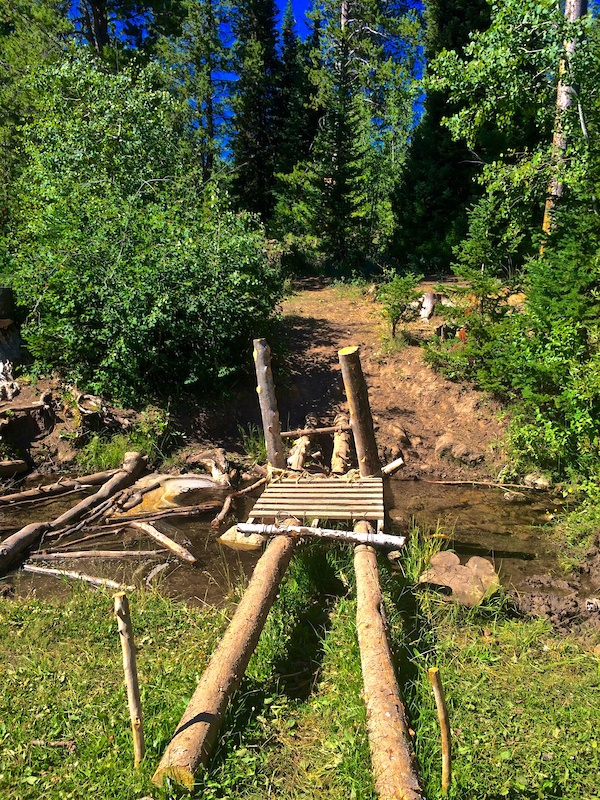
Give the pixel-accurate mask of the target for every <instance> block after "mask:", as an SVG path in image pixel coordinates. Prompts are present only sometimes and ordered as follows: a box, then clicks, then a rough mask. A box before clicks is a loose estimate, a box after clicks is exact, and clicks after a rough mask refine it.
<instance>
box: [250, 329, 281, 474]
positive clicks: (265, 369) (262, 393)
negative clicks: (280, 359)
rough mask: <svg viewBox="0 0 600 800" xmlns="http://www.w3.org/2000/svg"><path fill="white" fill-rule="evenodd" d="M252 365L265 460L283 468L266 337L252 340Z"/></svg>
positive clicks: (279, 424)
mask: <svg viewBox="0 0 600 800" xmlns="http://www.w3.org/2000/svg"><path fill="white" fill-rule="evenodd" d="M254 365H255V367H256V381H257V384H258V385H257V388H256V391H257V392H258V401H259V404H260V413H261V416H262V424H263V431H264V434H265V442H266V445H267V460H268V462H269V464H271V466H273V467H276V468H277V469H285V456H284V454H283V442H282V441H281V423H280V421H279V411H278V410H277V400H276V398H275V384H274V383H273V372H272V371H271V350H270V348H269V345H268V344H267V342H266V339H255V340H254Z"/></svg>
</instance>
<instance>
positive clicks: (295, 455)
mask: <svg viewBox="0 0 600 800" xmlns="http://www.w3.org/2000/svg"><path fill="white" fill-rule="evenodd" d="M317 422H318V420H317V418H316V417H314V416H312V415H311V416H310V417H307V418H306V427H307V429H308V430H311V429H314V428H316V427H317ZM310 446H311V441H310V436H309V435H307V434H303V435H302V436H300V437H298V438H297V439H296V441H295V442H294V445H293V447H292V449H291V450H290V454H289V456H288V457H287V465H288V467H289V468H290V469H292V470H294V472H302V470H303V469H304V463H305V461H306V459H307V458H308V456H309V450H310Z"/></svg>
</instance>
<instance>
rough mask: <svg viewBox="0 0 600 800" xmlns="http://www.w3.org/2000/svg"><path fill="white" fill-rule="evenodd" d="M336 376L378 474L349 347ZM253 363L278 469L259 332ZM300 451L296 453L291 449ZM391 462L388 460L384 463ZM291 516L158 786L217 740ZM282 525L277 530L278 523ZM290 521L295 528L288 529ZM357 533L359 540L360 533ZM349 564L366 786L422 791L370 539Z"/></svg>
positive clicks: (279, 449)
mask: <svg viewBox="0 0 600 800" xmlns="http://www.w3.org/2000/svg"><path fill="white" fill-rule="evenodd" d="M339 359H340V364H341V369H342V377H343V380H344V386H345V389H346V396H347V399H348V406H349V409H350V426H349V427H350V428H351V431H352V434H353V439H354V445H355V448H356V455H357V458H358V464H359V472H360V476H361V478H367V477H372V476H381V475H382V469H381V465H380V463H379V456H378V452H377V443H376V441H375V434H374V429H373V420H372V417H371V409H370V405H369V397H368V390H367V385H366V382H365V379H364V375H363V373H362V368H361V364H360V356H359V349H358V347H346V348H343V349H342V350H340V351H339ZM254 362H255V366H256V373H257V384H258V386H257V392H258V396H259V402H260V408H261V415H262V420H263V429H264V433H265V440H266V444H267V457H268V461H269V467H270V469H271V470H272V469H273V468H275V469H276V470H283V469H285V465H286V462H285V456H284V450H283V443H282V434H281V426H280V422H279V413H278V411H277V404H276V399H275V388H274V383H273V375H272V371H271V358H270V350H269V347H268V345H267V343H266V341H265V340H264V339H256V340H255V341H254ZM323 430H324V429H322V428H321V429H319V428H316V427H310V428H304V429H298V430H295V431H286V434H290V435H293V436H295V437H298V439H299V440H303V441H297V442H296V445H297V447H296V450H295V452H294V454H293V455H294V459H293V463H295V464H298V463H299V462H302V463H301V464H300V467H301V466H302V465H303V456H304V454H305V453H306V451H307V441H306V439H305V438H304V437H307V438H308V439H309V438H310V436H311V435H314V434H317V433H320V432H322V431H323ZM325 430H327V431H328V432H331V433H334V434H336V435H337V441H336V446H335V449H334V457H335V470H334V471H335V472H337V473H338V474H341V473H342V472H343V471H345V470H344V467H347V462H348V441H347V438H346V436H344V435H342V434H344V433H345V432H346V431H347V430H348V424H347V421H346V419H345V418H342V417H338V418H337V419H336V426H334V428H333V429H325ZM300 454H302V457H300ZM394 468H396V465H394ZM299 525H300V523H299V522H298V521H297V520H293V519H290V520H286V522H285V523H284V524H283V525H282V526H281V527H280V533H281V535H277V536H275V537H274V538H272V539H271V541H270V543H269V545H268V546H267V548H266V550H265V552H264V554H263V555H262V556H261V558H260V559H259V561H258V562H257V564H256V567H255V569H254V573H253V575H252V578H251V580H250V582H249V584H248V588H247V589H246V592H245V593H244V596H243V597H242V600H241V601H240V603H239V605H238V607H237V609H236V611H235V614H234V616H233V618H232V621H231V623H230V625H229V627H228V628H227V630H226V632H225V634H224V636H223V638H222V640H221V642H220V644H219V645H218V647H217V649H216V650H215V651H214V653H213V655H212V657H211V659H210V661H209V664H208V666H207V668H206V670H205V671H204V674H203V675H202V678H201V680H200V683H199V684H198V687H197V689H196V691H195V692H194V694H193V696H192V698H191V700H190V702H189V704H188V707H187V709H186V710H185V712H184V715H183V717H182V718H181V720H180V722H179V725H178V726H177V728H176V730H175V733H174V735H173V738H172V740H171V742H170V743H169V745H168V746H167V748H166V750H165V752H164V754H163V757H162V759H161V761H160V764H159V765H158V768H157V770H156V772H155V773H154V776H153V778H152V780H153V782H154V783H155V784H157V785H158V786H162V785H163V783H164V782H165V780H166V779H170V780H171V781H173V782H175V783H179V784H182V785H183V786H185V787H187V788H191V787H193V785H194V773H195V772H196V770H197V769H198V768H199V767H200V765H205V764H206V763H207V761H208V759H209V757H210V754H211V751H212V748H213V746H214V744H215V742H216V740H217V736H218V732H219V728H220V726H221V724H222V722H223V718H224V715H225V710H226V708H227V704H228V702H229V699H230V697H231V695H232V693H233V692H234V690H235V689H236V688H237V687H238V686H239V684H240V682H241V680H242V677H243V674H244V671H245V669H246V667H247V665H248V662H249V661H250V658H251V656H252V653H253V652H254V649H255V647H256V645H257V643H258V640H259V637H260V633H261V631H262V629H263V627H264V624H265V622H266V619H267V616H268V613H269V609H270V608H271V605H272V604H273V601H274V599H275V596H276V594H277V590H278V588H279V584H280V582H281V580H282V578H283V575H284V573H285V570H286V569H287V567H288V565H289V563H290V560H291V558H292V555H293V552H294V548H295V539H294V538H292V535H290V534H293V533H295V534H297V533H298V530H297V528H298V526H299ZM286 529H287V530H286ZM294 529H296V530H294ZM354 530H355V532H356V533H358V534H362V535H363V536H364V535H366V536H367V537H371V538H372V537H373V536H375V537H376V536H377V534H375V532H374V531H373V528H372V527H371V525H370V523H369V522H368V521H366V520H365V521H359V522H357V523H356V525H355V528H354ZM367 540H369V539H368V538H367ZM354 568H355V573H356V593H357V612H356V626H357V632H358V639H359V646H360V653H361V666H362V671H363V681H364V693H363V694H364V700H365V705H366V709H367V730H368V735H369V747H370V751H371V762H372V767H373V774H374V778H375V788H376V791H377V793H378V794H379V796H380V797H381V798H382V800H419V799H420V798H423V791H422V789H421V786H420V782H419V777H418V773H417V765H416V760H415V756H414V752H413V748H412V744H411V740H410V734H409V730H408V724H407V719H406V713H405V710H404V705H403V703H402V698H401V694H400V690H399V688H398V683H397V681H396V675H395V669H394V664H393V657H392V652H391V647H390V642H389V635H388V629H387V623H386V617H385V610H384V605H383V597H382V593H381V587H380V583H379V573H378V569H377V555H376V551H375V549H374V547H373V546H371V545H367V544H359V545H356V546H355V550H354Z"/></svg>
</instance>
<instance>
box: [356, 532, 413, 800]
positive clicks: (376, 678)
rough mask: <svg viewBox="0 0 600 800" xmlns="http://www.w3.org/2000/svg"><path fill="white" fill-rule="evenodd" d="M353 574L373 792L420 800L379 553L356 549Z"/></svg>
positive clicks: (391, 799) (388, 798) (384, 797)
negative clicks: (394, 655)
mask: <svg viewBox="0 0 600 800" xmlns="http://www.w3.org/2000/svg"><path fill="white" fill-rule="evenodd" d="M369 528H371V526H370V525H369V523H368V522H358V523H357V524H356V526H355V530H356V531H357V532H362V533H366V532H368V529H369ZM371 530H372V529H371ZM354 571H355V574H356V630H357V633H358V642H359V647H360V661H361V666H362V673H363V685H364V691H363V697H364V701H365V705H366V707H367V731H368V735H369V748H370V751H371V764H372V767H373V774H374V777H375V789H376V791H377V793H378V795H379V797H380V798H381V800H397V798H402V800H422V798H423V797H424V795H423V791H422V789H421V786H420V784H419V778H418V775H417V767H416V761H415V757H414V753H413V749H412V745H411V741H410V734H409V731H408V724H407V720H406V713H405V710H404V705H403V703H402V698H401V696H400V690H399V688H398V683H397V681H396V674H395V672H394V665H393V660H392V654H391V651H390V645H389V638H388V631H387V621H386V618H385V610H384V605H383V596H382V594H381V587H380V585H379V572H378V569H377V554H376V553H375V550H374V549H373V548H372V547H369V546H366V545H358V546H357V547H356V548H355V550H354Z"/></svg>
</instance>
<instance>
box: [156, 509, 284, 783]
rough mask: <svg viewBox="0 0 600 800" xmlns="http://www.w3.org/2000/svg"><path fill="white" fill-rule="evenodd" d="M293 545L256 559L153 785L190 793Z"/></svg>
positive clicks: (278, 542) (280, 542)
mask: <svg viewBox="0 0 600 800" xmlns="http://www.w3.org/2000/svg"><path fill="white" fill-rule="evenodd" d="M294 521H295V520H294ZM294 547H295V543H294V541H293V540H292V539H290V538H288V537H286V536H277V537H276V538H275V539H273V540H272V541H271V542H270V543H269V546H268V547H267V549H266V550H265V552H264V553H263V555H262V556H261V558H260V559H259V560H258V562H257V564H256V567H255V568H254V573H253V575H252V578H251V579H250V583H249V584H248V588H247V589H246V591H245V592H244V596H243V597H242V599H241V601H240V604H239V605H238V607H237V609H236V611H235V614H234V615H233V618H232V620H231V622H230V624H229V627H228V628H227V630H226V631H225V634H224V635H223V638H222V639H221V642H220V644H219V646H218V647H217V649H216V650H215V651H214V653H213V655H212V658H211V659H210V661H209V663H208V666H207V667H206V669H205V671H204V674H203V675H202V678H201V679H200V683H199V684H198V687H197V689H196V691H195V692H194V695H193V696H192V699H191V700H190V702H189V704H188V707H187V709H186V710H185V713H184V715H183V717H182V718H181V721H180V723H179V725H178V726H177V730H176V731H175V734H174V735H173V739H172V740H171V742H170V743H169V745H168V746H167V749H166V750H165V752H164V754H163V757H162V759H161V761H160V764H159V765H158V768H157V770H156V772H155V773H154V776H153V778H152V780H153V782H154V783H155V784H156V785H157V786H162V784H163V783H164V782H165V780H166V779H167V778H170V779H171V780H172V781H175V782H176V783H179V784H182V785H184V786H186V787H188V788H189V789H191V788H192V787H193V785H194V773H195V772H196V770H197V769H198V767H199V766H200V765H201V764H206V762H207V761H208V758H209V756H210V753H211V751H212V748H213V746H214V744H215V742H216V739H217V735H218V732H219V728H220V727H221V724H222V722H223V718H224V717H225V711H226V708H227V704H228V702H229V698H230V697H231V695H232V694H233V692H234V691H235V690H236V689H237V687H238V686H239V684H240V681H241V680H242V677H243V675H244V672H245V670H246V667H247V666H248V662H249V661H250V658H251V656H252V653H253V652H254V649H255V647H256V645H257V643H258V639H259V637H260V633H261V631H262V629H263V626H264V624H265V621H266V619H267V615H268V613H269V609H270V608H271V605H272V604H273V601H274V599H275V596H276V594H277V590H278V588H279V584H280V582H281V579H282V577H283V575H284V573H285V571H286V569H287V566H288V564H289V563H290V560H291V558H292V554H293V552H294Z"/></svg>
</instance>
